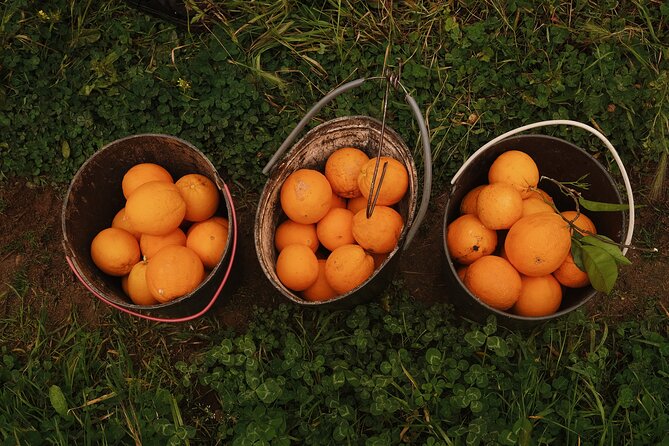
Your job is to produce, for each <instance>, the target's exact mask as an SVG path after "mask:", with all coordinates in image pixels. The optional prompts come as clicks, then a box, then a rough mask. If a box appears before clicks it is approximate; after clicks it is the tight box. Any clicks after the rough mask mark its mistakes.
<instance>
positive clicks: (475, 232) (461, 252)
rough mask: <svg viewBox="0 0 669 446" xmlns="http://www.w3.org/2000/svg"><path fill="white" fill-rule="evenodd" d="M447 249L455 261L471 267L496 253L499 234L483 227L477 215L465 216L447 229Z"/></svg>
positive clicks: (453, 222)
mask: <svg viewBox="0 0 669 446" xmlns="http://www.w3.org/2000/svg"><path fill="white" fill-rule="evenodd" d="M446 247H447V248H448V253H449V254H450V256H451V258H452V259H453V260H455V261H456V262H458V263H461V264H463V265H469V264H470V263H472V262H473V261H474V260H476V259H478V258H480V257H483V256H486V255H489V254H492V253H493V252H494V251H495V248H496V247H497V232H495V231H493V230H492V229H488V228H486V227H485V226H483V223H481V221H480V220H479V219H478V218H477V217H476V216H475V215H473V214H464V215H461V216H460V217H458V218H456V219H455V220H453V221H452V222H451V223H450V224H449V225H448V226H447V227H446Z"/></svg>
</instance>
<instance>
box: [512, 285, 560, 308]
mask: <svg viewBox="0 0 669 446" xmlns="http://www.w3.org/2000/svg"><path fill="white" fill-rule="evenodd" d="M520 280H521V282H522V287H521V289H520V296H518V300H517V301H516V304H515V305H514V306H513V309H512V311H513V312H514V313H516V314H517V315H519V316H526V317H541V316H550V315H551V314H553V313H555V312H556V311H557V310H558V308H560V304H561V303H562V287H561V286H560V284H559V283H558V281H557V280H555V277H553V276H552V275H550V274H547V275H545V276H538V277H529V276H525V275H521V276H520Z"/></svg>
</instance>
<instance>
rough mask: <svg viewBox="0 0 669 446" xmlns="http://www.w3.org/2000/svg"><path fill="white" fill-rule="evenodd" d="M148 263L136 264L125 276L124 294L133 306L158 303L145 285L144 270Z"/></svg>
mask: <svg viewBox="0 0 669 446" xmlns="http://www.w3.org/2000/svg"><path fill="white" fill-rule="evenodd" d="M147 266H148V262H146V261H142V262H137V263H136V264H135V266H133V267H132V270H130V274H128V275H127V276H124V277H127V291H126V294H127V295H128V297H129V298H130V300H131V301H132V303H134V304H135V305H155V304H157V303H158V301H157V300H156V299H155V298H154V297H153V294H151V290H149V286H148V285H147V283H146V268H147Z"/></svg>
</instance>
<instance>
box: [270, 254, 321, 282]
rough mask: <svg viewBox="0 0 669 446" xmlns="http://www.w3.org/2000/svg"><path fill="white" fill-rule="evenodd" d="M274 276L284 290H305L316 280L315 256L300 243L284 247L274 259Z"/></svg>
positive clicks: (316, 261) (316, 266)
mask: <svg viewBox="0 0 669 446" xmlns="http://www.w3.org/2000/svg"><path fill="white" fill-rule="evenodd" d="M276 275H277V276H278V277H279V280H280V281H281V283H282V284H284V286H285V287H286V288H288V289H291V290H293V291H304V290H306V289H307V288H309V287H310V286H311V285H313V284H314V282H316V279H318V259H317V258H316V254H314V252H313V251H312V250H311V248H309V247H308V246H307V245H303V244H301V243H294V244H292V245H288V246H286V247H285V248H283V249H282V250H281V252H280V253H279V257H278V258H277V259H276Z"/></svg>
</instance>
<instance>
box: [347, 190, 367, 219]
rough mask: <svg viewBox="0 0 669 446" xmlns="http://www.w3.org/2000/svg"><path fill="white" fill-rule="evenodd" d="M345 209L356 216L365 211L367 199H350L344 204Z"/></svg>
mask: <svg viewBox="0 0 669 446" xmlns="http://www.w3.org/2000/svg"><path fill="white" fill-rule="evenodd" d="M346 209H348V210H349V211H351V212H353V215H355V214H357V213H358V211H360V210H362V209H367V197H365V196H363V195H360V196H359V197H355V198H350V199H349V200H348V203H346Z"/></svg>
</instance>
